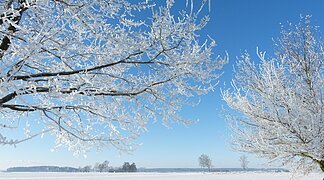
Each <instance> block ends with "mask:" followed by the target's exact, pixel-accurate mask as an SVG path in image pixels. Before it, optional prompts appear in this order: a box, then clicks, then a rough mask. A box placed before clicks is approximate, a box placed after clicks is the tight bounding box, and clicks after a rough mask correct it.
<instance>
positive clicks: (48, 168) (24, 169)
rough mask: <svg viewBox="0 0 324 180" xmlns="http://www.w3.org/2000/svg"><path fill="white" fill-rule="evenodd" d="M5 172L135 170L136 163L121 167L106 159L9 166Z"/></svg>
mask: <svg viewBox="0 0 324 180" xmlns="http://www.w3.org/2000/svg"><path fill="white" fill-rule="evenodd" d="M6 172H137V168H136V164H135V163H132V164H130V163H129V162H125V163H124V164H123V166H121V167H112V166H109V162H108V161H104V162H103V163H96V164H95V165H94V166H93V167H92V166H91V165H87V166H84V167H79V168H74V167H59V166H29V167H10V168H8V169H7V170H6Z"/></svg>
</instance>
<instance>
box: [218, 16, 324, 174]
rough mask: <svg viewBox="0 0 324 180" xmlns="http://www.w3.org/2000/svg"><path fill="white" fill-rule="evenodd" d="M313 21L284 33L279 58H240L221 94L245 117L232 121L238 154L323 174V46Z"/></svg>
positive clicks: (231, 118)
mask: <svg viewBox="0 0 324 180" xmlns="http://www.w3.org/2000/svg"><path fill="white" fill-rule="evenodd" d="M318 34H319V33H318V30H317V28H316V27H313V26H312V25H311V23H310V17H309V16H306V17H304V18H302V19H301V21H300V23H299V24H298V25H296V26H292V25H290V28H289V29H288V30H284V29H283V30H282V32H281V35H282V36H281V38H279V39H278V41H277V43H276V48H277V49H276V56H275V57H274V58H271V59H268V58H266V56H265V53H262V52H258V56H259V58H260V64H259V65H256V64H255V63H253V62H252V60H251V57H250V55H249V54H247V53H245V54H243V55H242V57H241V58H239V60H238V63H237V66H236V69H235V71H236V74H235V78H234V79H233V89H234V90H230V89H229V90H226V91H224V92H223V98H224V100H225V101H226V102H227V104H228V105H229V106H230V107H231V108H233V109H234V110H237V111H239V112H241V113H242V116H233V115H232V116H229V117H230V121H229V122H231V127H232V128H233V133H234V135H233V144H234V147H236V148H237V149H238V150H241V151H243V152H250V153H254V154H257V155H259V156H261V157H265V158H268V159H269V160H271V161H273V160H283V162H284V163H285V164H286V163H288V164H290V165H294V168H298V169H300V170H304V172H309V171H310V170H312V169H314V168H317V167H320V168H321V170H322V171H324V118H323V90H324V88H323V83H324V81H323V75H324V71H323V62H324V46H323V41H322V39H320V37H317V35H318Z"/></svg>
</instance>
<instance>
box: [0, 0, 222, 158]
mask: <svg viewBox="0 0 324 180" xmlns="http://www.w3.org/2000/svg"><path fill="white" fill-rule="evenodd" d="M205 3H206V0H202V1H201V3H199V4H197V3H193V1H189V2H188V1H187V3H185V4H187V6H185V5H184V9H188V10H184V11H181V12H180V13H179V14H178V15H177V14H175V15H173V14H171V9H172V8H174V6H173V5H174V1H172V0H166V2H165V5H164V6H163V7H157V6H156V5H155V4H154V2H152V1H149V0H146V1H144V0H143V1H140V2H139V1H136V2H134V1H127V0H100V1H93V0H2V1H1V2H0V116H1V117H0V144H11V145H15V144H17V143H19V142H22V141H24V140H27V139H30V138H32V137H34V136H36V135H39V134H44V133H50V134H51V135H53V136H55V137H56V143H57V145H58V146H62V145H63V146H66V147H68V149H69V150H71V151H73V152H76V153H83V152H86V151H88V150H89V148H91V147H96V148H100V147H106V146H114V147H116V148H118V149H121V150H130V149H131V145H132V143H131V142H132V140H133V139H134V138H136V137H137V136H138V135H139V134H140V133H141V132H142V131H144V130H146V124H147V122H148V121H149V120H154V121H158V120H161V121H162V122H163V123H164V124H168V122H169V121H175V122H181V123H187V121H185V120H183V119H182V118H180V117H179V116H178V111H179V110H180V109H181V107H182V105H184V104H187V103H188V104H192V102H191V98H190V97H192V96H194V95H197V94H198V95H201V94H205V93H208V92H210V91H211V90H213V89H214V86H215V85H216V83H217V80H216V79H217V78H218V77H219V73H218V72H217V71H218V70H219V69H220V68H221V67H222V66H223V64H224V63H225V62H226V58H224V59H221V58H217V57H216V58H213V57H212V50H213V48H214V47H215V42H214V41H213V40H208V39H207V40H206V41H205V40H203V39H201V38H199V35H198V31H199V30H201V29H202V28H203V27H204V26H205V24H206V23H207V22H208V19H209V18H208V16H203V15H202V13H201V12H202V9H203V8H205V7H206V5H204V4H205ZM190 4H191V5H190ZM193 4H197V5H196V6H194V8H191V7H193ZM7 129H24V130H25V131H24V132H25V135H26V138H25V139H16V137H15V138H13V137H10V136H9V135H8V134H6V132H7ZM39 129H42V130H39ZM38 130H39V131H38Z"/></svg>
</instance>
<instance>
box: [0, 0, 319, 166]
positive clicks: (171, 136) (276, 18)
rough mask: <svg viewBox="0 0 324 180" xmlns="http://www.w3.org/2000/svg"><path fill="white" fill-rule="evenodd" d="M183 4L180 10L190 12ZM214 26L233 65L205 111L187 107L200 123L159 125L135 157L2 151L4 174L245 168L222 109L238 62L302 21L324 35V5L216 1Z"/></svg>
mask: <svg viewBox="0 0 324 180" xmlns="http://www.w3.org/2000/svg"><path fill="white" fill-rule="evenodd" d="M182 2H183V1H177V4H176V8H181V7H184V3H182ZM210 14H211V21H210V22H209V24H208V25H207V27H206V28H205V29H204V30H203V31H201V33H202V34H203V35H206V34H209V35H210V36H211V37H213V38H214V39H215V40H216V41H217V43H218V46H217V47H216V48H215V50H214V54H215V55H217V54H224V52H225V51H227V52H228V53H229V56H230V62H229V64H227V65H226V66H225V67H224V69H223V71H224V75H223V76H222V78H221V79H220V84H219V86H218V87H217V90H216V91H215V92H213V93H210V94H209V95H206V96H202V97H200V98H201V103H200V105H198V106H196V107H194V108H190V107H185V108H184V109H183V111H182V112H181V115H182V116H183V117H187V118H191V119H199V122H197V123H196V124H193V125H191V126H190V127H184V126H182V125H177V124H173V125H172V128H171V129H170V128H166V127H164V126H162V125H161V124H159V123H156V124H150V125H149V126H150V127H149V128H148V129H149V131H148V132H146V133H144V134H143V135H142V136H141V137H140V138H139V139H138V142H140V143H142V145H141V146H139V147H138V148H137V150H136V151H134V152H132V153H131V154H125V153H119V152H118V151H117V150H115V149H108V150H103V151H100V152H96V151H93V152H90V153H89V154H88V155H87V158H84V157H83V156H79V157H74V156H72V153H70V152H68V151H67V150H66V149H59V150H58V151H55V152H51V149H52V148H53V146H54V139H53V137H50V136H45V137H44V138H43V139H41V138H35V139H33V140H31V141H28V142H25V143H22V144H19V145H18V146H17V147H15V148H14V147H11V146H1V147H0V148H1V149H0V169H5V168H7V167H9V166H25V165H60V166H76V167H77V166H84V165H87V164H90V165H93V164H94V163H95V162H102V161H104V160H109V161H110V162H111V165H112V166H120V165H122V163H123V162H124V161H129V162H135V163H136V164H137V166H138V167H148V168H149V167H198V163H197V158H198V156H199V155H200V154H202V153H205V154H208V155H210V157H211V158H212V160H213V165H214V166H215V167H239V161H238V159H239V156H240V155H241V153H239V152H234V151H233V150H232V149H231V148H230V144H229V143H228V142H227V141H228V140H229V137H230V132H229V131H228V129H227V127H226V122H225V120H224V115H223V114H222V110H221V107H222V106H226V105H225V104H224V102H223V101H222V100H221V98H220V90H219V88H221V87H224V83H227V84H229V81H230V79H231V76H232V73H233V72H232V67H233V64H234V62H235V60H236V56H239V55H240V53H241V52H242V51H244V50H248V51H249V52H250V53H251V54H255V51H256V47H257V46H258V47H259V48H260V50H262V51H267V52H269V54H268V55H270V54H271V51H272V47H273V44H272V38H276V37H278V36H279V31H280V24H279V23H283V24H285V23H286V22H288V21H290V22H292V23H297V22H298V20H299V17H300V15H301V14H302V15H307V14H310V15H312V17H313V18H312V22H313V24H316V25H319V26H320V30H322V32H323V31H324V29H323V27H324V1H323V0H271V1H270V0H245V1H244V0H211V12H210ZM249 160H250V161H251V162H250V167H265V164H264V161H263V160H261V159H258V158H255V157H251V156H250V157H249Z"/></svg>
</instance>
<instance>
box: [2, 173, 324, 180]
mask: <svg viewBox="0 0 324 180" xmlns="http://www.w3.org/2000/svg"><path fill="white" fill-rule="evenodd" d="M323 177H324V173H321V174H319V173H318V174H316V173H312V174H309V175H308V176H303V177H301V176H298V177H293V178H292V179H293V180H323ZM290 178H291V174H290V173H287V172H278V173H276V172H271V173H270V172H245V173H244V172H239V173H235V172H226V173H117V174H114V173H0V179H1V180H65V179H66V180H107V179H108V180H109V179H112V180H115V179H116V180H128V179H129V180H149V179H152V180H155V179H157V180H161V179H165V180H289V179H290Z"/></svg>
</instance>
